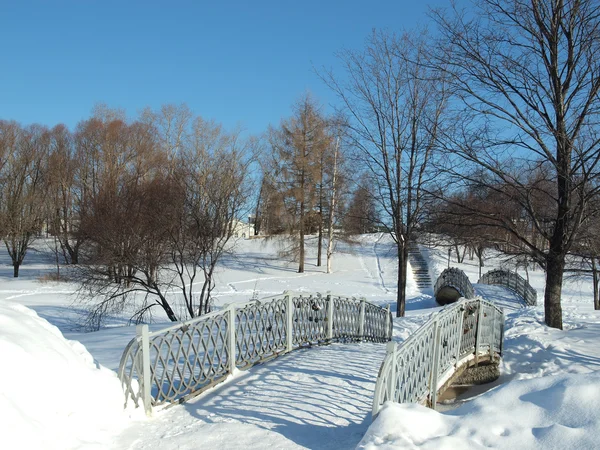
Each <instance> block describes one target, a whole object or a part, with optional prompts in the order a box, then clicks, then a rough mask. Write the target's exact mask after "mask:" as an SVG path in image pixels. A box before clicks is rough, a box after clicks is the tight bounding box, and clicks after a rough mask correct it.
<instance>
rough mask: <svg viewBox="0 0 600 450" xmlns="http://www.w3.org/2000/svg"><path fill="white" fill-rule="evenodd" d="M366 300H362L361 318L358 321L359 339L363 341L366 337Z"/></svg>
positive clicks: (362, 298)
mask: <svg viewBox="0 0 600 450" xmlns="http://www.w3.org/2000/svg"><path fill="white" fill-rule="evenodd" d="M365 302H366V300H365V298H364V297H361V299H360V316H359V319H358V338H359V339H360V340H361V341H362V340H363V337H364V336H365Z"/></svg>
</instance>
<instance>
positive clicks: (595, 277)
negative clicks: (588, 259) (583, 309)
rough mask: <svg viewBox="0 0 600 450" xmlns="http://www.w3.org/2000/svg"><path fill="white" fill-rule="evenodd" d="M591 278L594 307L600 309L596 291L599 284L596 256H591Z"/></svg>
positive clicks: (598, 296) (599, 300) (599, 297)
mask: <svg viewBox="0 0 600 450" xmlns="http://www.w3.org/2000/svg"><path fill="white" fill-rule="evenodd" d="M592 278H593V282H594V309H595V310H596V311H598V310H600V295H599V292H598V289H599V286H598V285H600V279H599V278H600V277H599V274H598V265H597V264H596V258H594V257H592Z"/></svg>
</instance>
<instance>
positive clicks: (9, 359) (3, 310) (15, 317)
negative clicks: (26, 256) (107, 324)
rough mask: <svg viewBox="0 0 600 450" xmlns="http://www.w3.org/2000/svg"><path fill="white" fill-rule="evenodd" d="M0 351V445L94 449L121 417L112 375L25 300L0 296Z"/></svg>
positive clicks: (118, 426)
mask: <svg viewBox="0 0 600 450" xmlns="http://www.w3.org/2000/svg"><path fill="white" fill-rule="evenodd" d="M0 357H1V358H2V364H1V366H0V435H1V436H0V439H1V442H2V445H1V446H2V447H3V448H44V449H54V448H57V449H58V448H60V449H69V448H77V447H80V446H82V445H85V446H86V447H95V446H97V447H98V448H102V447H106V446H107V445H109V444H110V440H111V436H113V435H114V434H115V433H116V432H119V431H120V430H121V429H122V427H123V424H124V423H126V421H124V420H123V419H124V418H125V413H124V412H123V391H122V389H121V386H120V383H119V380H118V378H117V376H116V374H115V373H114V372H112V371H110V370H108V369H105V368H103V367H102V366H99V365H97V364H96V363H95V362H94V359H93V357H92V356H91V355H90V354H89V353H88V351H87V350H86V349H85V347H84V346H83V345H82V344H80V343H79V342H77V341H68V340H66V339H65V338H64V337H63V335H62V334H61V332H60V331H59V329H58V328H56V327H55V326H54V325H51V324H50V323H48V322H47V321H46V320H44V319H42V318H40V317H39V316H38V315H37V313H36V312H35V311H33V310H31V309H29V308H27V307H26V306H22V305H19V304H16V303H11V302H5V301H3V302H2V303H0Z"/></svg>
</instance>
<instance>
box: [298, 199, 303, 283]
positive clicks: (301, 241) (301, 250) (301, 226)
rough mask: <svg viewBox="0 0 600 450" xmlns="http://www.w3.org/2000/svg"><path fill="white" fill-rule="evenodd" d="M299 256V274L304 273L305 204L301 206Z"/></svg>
mask: <svg viewBox="0 0 600 450" xmlns="http://www.w3.org/2000/svg"><path fill="white" fill-rule="evenodd" d="M299 247H300V248H299V251H298V253H299V255H298V259H299V261H298V273H304V203H301V204H300V242H299Z"/></svg>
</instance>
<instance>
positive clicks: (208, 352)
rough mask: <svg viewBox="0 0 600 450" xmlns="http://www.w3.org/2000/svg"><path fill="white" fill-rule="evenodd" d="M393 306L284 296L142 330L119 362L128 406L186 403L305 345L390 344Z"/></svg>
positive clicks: (352, 299)
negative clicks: (238, 373) (239, 372)
mask: <svg viewBox="0 0 600 450" xmlns="http://www.w3.org/2000/svg"><path fill="white" fill-rule="evenodd" d="M392 326H393V323H392V315H391V312H390V309H389V306H388V307H387V308H382V307H380V306H378V305H374V304H372V303H369V302H367V301H366V300H365V299H364V298H356V297H352V296H344V295H336V294H327V295H325V296H323V295H321V294H310V293H300V292H297V293H292V292H284V293H283V294H280V295H276V296H273V297H270V298H266V299H261V300H255V301H251V302H246V303H234V304H230V305H229V306H227V307H226V308H224V309H223V310H220V311H215V312H211V313H209V314H205V315H203V316H200V317H197V318H194V319H191V320H188V321H186V322H182V323H178V324H176V325H173V326H170V327H167V328H164V329H161V330H157V331H152V332H150V331H149V329H148V325H138V328H137V335H136V337H135V338H133V339H132V340H131V341H130V342H129V343H128V344H127V346H126V348H125V350H124V352H123V355H122V357H121V362H120V364H119V371H118V375H119V379H120V380H121V384H122V386H123V390H124V394H125V407H127V404H128V402H129V401H130V400H131V401H133V404H134V405H135V406H136V407H138V406H139V405H140V403H142V404H143V405H144V408H145V410H146V413H147V414H150V413H151V411H152V407H153V406H158V405H161V404H163V403H168V402H178V401H179V402H181V401H184V400H185V399H187V398H189V397H192V396H194V395H197V394H199V393H200V392H203V391H204V390H206V389H208V388H210V387H212V386H214V385H215V384H217V383H219V382H221V381H224V380H225V379H226V378H227V377H228V376H229V375H231V374H232V373H234V372H235V371H236V370H238V369H246V368H249V367H251V366H252V365H254V364H256V363H259V362H261V361H265V360H268V359H272V358H274V357H276V356H278V355H281V354H284V353H288V352H290V351H292V350H294V349H296V348H299V347H301V346H305V345H312V344H322V343H329V342H336V341H337V342H339V341H344V342H345V341H362V340H366V341H372V342H387V341H389V340H390V339H391V337H392Z"/></svg>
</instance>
